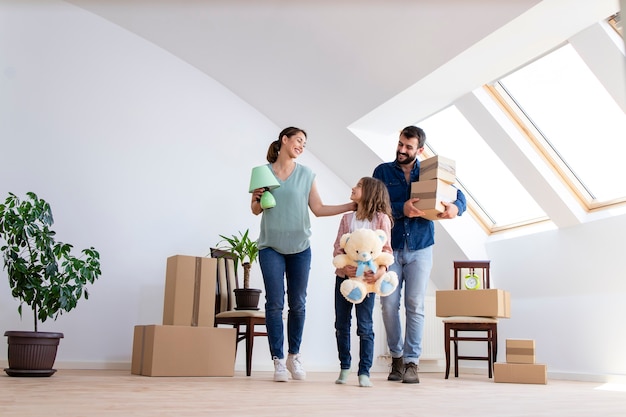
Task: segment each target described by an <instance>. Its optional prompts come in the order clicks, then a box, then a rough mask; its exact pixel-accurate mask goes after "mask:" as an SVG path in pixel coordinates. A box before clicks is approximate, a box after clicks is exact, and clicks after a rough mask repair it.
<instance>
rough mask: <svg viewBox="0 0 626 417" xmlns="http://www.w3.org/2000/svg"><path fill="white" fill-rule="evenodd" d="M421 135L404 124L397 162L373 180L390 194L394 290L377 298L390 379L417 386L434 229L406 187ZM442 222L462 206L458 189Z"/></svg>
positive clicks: (415, 176)
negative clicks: (389, 357)
mask: <svg viewBox="0 0 626 417" xmlns="http://www.w3.org/2000/svg"><path fill="white" fill-rule="evenodd" d="M425 143H426V134H425V133H424V131H423V130H422V129H420V128H419V127H416V126H408V127H406V128H404V129H403V130H402V132H401V133H400V138H399V141H398V148H397V150H396V160H395V161H393V162H386V163H382V164H380V165H379V166H377V167H376V169H375V170H374V174H373V177H374V178H378V179H379V180H381V181H383V182H384V183H385V185H386V186H387V189H388V190H389V197H390V198H391V208H392V212H393V218H394V225H393V228H392V229H391V247H392V249H393V255H394V257H395V262H394V264H393V265H391V267H390V270H392V271H395V272H396V273H397V274H398V279H399V281H400V282H399V285H398V289H397V290H396V291H395V292H393V293H392V294H391V295H389V296H387V297H382V298H381V303H382V312H383V323H384V325H385V331H386V332H387V344H388V346H389V350H390V352H391V358H392V359H391V372H390V373H389V376H388V377H387V379H388V380H389V381H402V382H404V383H409V384H416V383H419V376H418V374H417V370H418V365H419V358H420V354H421V353H422V335H423V333H424V295H425V293H426V286H427V285H428V281H429V279H430V270H431V268H432V263H433V259H432V257H433V250H432V246H433V244H434V243H435V240H434V235H435V227H434V223H433V222H432V221H431V220H427V219H424V218H422V217H421V216H423V215H424V214H425V213H424V212H423V211H421V210H419V209H417V208H415V207H414V205H413V203H415V202H416V201H419V198H411V183H412V182H415V181H418V180H419V172H420V162H419V161H418V159H417V155H419V154H421V153H422V152H423V151H424V144H425ZM443 205H444V206H445V211H444V212H443V213H441V214H439V216H438V217H439V218H441V219H452V218H454V217H456V216H457V215H461V214H462V213H463V212H464V211H465V208H466V202H465V195H464V194H463V193H462V192H461V191H460V190H457V199H456V201H454V202H453V203H445V202H444V203H443ZM403 287H404V307H405V312H406V317H405V319H406V320H405V322H406V325H405V326H406V327H405V335H404V340H403V339H402V328H401V321H400V297H401V290H402V288H403Z"/></svg>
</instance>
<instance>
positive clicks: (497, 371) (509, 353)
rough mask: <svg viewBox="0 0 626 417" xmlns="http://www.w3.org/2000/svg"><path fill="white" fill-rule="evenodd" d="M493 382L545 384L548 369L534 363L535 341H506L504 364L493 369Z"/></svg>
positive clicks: (543, 365) (498, 364) (499, 364)
mask: <svg viewBox="0 0 626 417" xmlns="http://www.w3.org/2000/svg"><path fill="white" fill-rule="evenodd" d="M493 376H494V381H495V382H514V383H519V384H547V383H548V367H547V366H546V365H545V364H539V363H535V341H534V340H532V339H506V363H496V364H494V367H493Z"/></svg>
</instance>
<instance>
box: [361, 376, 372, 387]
mask: <svg viewBox="0 0 626 417" xmlns="http://www.w3.org/2000/svg"><path fill="white" fill-rule="evenodd" d="M359 386H360V387H373V386H374V384H372V381H370V377H369V376H367V375H359Z"/></svg>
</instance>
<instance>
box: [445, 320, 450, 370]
mask: <svg viewBox="0 0 626 417" xmlns="http://www.w3.org/2000/svg"><path fill="white" fill-rule="evenodd" d="M444 326H445V329H444V330H445V332H446V334H445V342H444V343H445V348H446V377H445V379H448V376H449V375H450V328H449V327H448V326H447V325H444Z"/></svg>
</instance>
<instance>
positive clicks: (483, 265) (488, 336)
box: [443, 261, 498, 379]
mask: <svg viewBox="0 0 626 417" xmlns="http://www.w3.org/2000/svg"><path fill="white" fill-rule="evenodd" d="M489 263H490V261H455V262H454V289H455V290H461V285H462V283H463V280H464V273H463V271H466V270H469V271H471V272H470V273H475V274H476V276H478V277H479V279H480V281H481V283H482V286H481V287H480V288H483V289H488V288H490V281H489ZM476 272H478V273H476ZM462 291H472V290H462ZM443 323H444V333H445V334H444V337H445V342H444V343H445V350H446V376H445V378H446V379H448V376H449V374H450V343H454V376H455V377H458V376H459V359H461V360H477V361H487V363H488V368H489V378H491V377H492V376H493V364H494V363H495V361H496V357H497V355H498V319H497V318H495V317H470V316H457V317H445V318H444V319H443ZM459 332H463V334H459ZM466 333H472V335H467V334H466ZM477 333H478V334H477ZM462 341H472V342H487V355H485V356H467V355H459V342H462Z"/></svg>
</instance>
